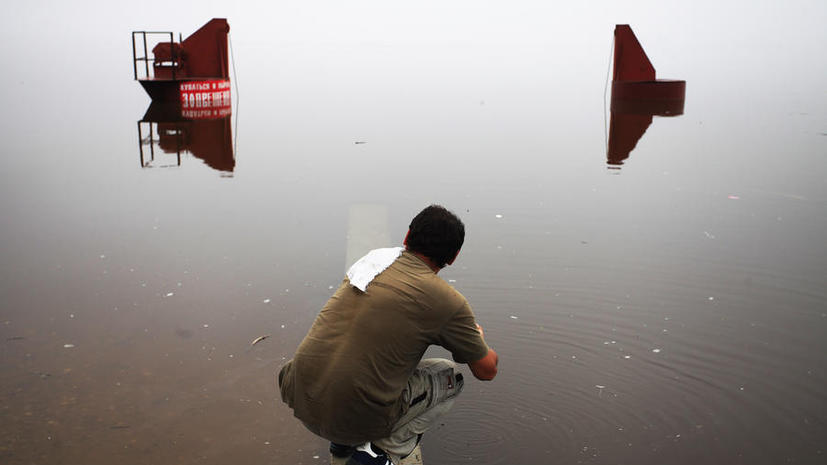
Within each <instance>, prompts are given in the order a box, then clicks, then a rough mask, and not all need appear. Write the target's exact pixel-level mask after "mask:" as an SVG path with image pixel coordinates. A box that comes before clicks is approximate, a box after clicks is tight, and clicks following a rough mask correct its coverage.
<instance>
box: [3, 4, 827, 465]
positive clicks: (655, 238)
mask: <svg viewBox="0 0 827 465" xmlns="http://www.w3.org/2000/svg"><path fill="white" fill-rule="evenodd" d="M150 3H151V5H150V6H151V7H152V8H148V7H142V8H141V9H136V11H135V12H134V13H132V12H129V11H120V10H118V9H116V8H115V7H111V6H106V7H104V6H90V9H89V13H88V14H87V15H85V16H84V15H81V14H80V13H79V12H78V11H79V10H75V9H74V8H73V9H72V10H71V13H70V10H69V7H57V8H58V10H60V11H57V12H55V11H52V10H51V9H50V8H46V7H45V6H44V7H42V8H41V7H39V6H37V5H35V4H33V5H32V6H26V7H24V9H25V11H24V12H22V13H21V15H20V16H19V17H17V18H16V19H12V18H6V19H4V20H2V23H3V24H4V28H3V32H2V34H3V38H4V41H5V42H6V43H7V44H17V45H13V46H9V47H7V48H4V50H3V51H2V52H0V53H2V55H0V56H2V57H3V61H4V63H7V64H8V63H13V64H14V66H13V72H12V71H11V70H7V72H5V73H3V74H4V76H3V77H2V78H0V84H2V89H3V90H2V100H3V102H4V112H3V115H2V116H0V124H2V126H0V127H2V134H3V141H2V145H3V152H2V153H3V168H2V170H0V193H2V195H0V215H1V216H2V218H3V221H2V223H1V224H2V226H0V241H2V242H1V243H0V244H2V248H0V259H1V261H0V262H1V263H2V266H0V301H1V302H2V307H0V348H2V349H1V350H0V409H2V422H0V433H2V434H0V462H2V463H5V464H29V463H44V464H45V463H50V464H51V463H53V464H64V463H65V464H75V463H85V464H104V463H106V464H109V463H120V464H125V465H126V464H145V463H211V464H212V463H215V464H219V463H268V464H322V463H327V461H328V456H327V443H326V442H325V441H324V440H322V439H319V438H316V437H314V436H313V435H312V434H311V433H309V432H308V431H306V430H305V429H304V428H303V427H302V426H301V424H300V423H299V422H298V421H297V420H296V419H294V418H293V417H292V413H291V411H290V410H289V409H288V408H287V407H286V406H284V405H283V404H282V403H281V401H280V400H279V398H278V393H277V391H276V387H275V379H274V374H275V372H276V371H277V370H278V368H279V366H280V365H281V364H282V363H283V362H284V361H285V360H287V359H289V358H290V357H292V354H293V351H294V350H295V348H296V346H297V345H298V343H299V342H300V341H301V339H302V337H303V336H304V335H305V333H306V331H307V330H308V329H309V327H310V324H311V323H312V321H313V319H314V317H315V315H316V313H317V312H318V310H319V309H320V308H321V306H322V305H323V304H324V302H325V301H326V300H327V298H328V297H329V295H330V294H331V293H332V289H334V288H335V287H336V286H338V285H339V283H340V282H341V280H342V278H343V275H344V270H345V268H346V267H347V266H348V265H349V264H350V262H351V261H352V260H353V259H354V256H358V254H359V253H361V252H363V251H364V250H366V249H367V248H372V247H387V246H393V245H399V244H400V243H401V241H402V239H403V238H404V235H405V233H406V230H407V225H408V222H409V221H410V219H411V218H412V217H413V215H415V214H416V213H417V212H418V211H419V210H420V209H421V208H423V207H424V206H426V205H428V204H430V203H439V204H442V205H445V206H446V207H448V208H449V209H451V210H453V211H454V212H456V213H457V214H458V215H459V216H460V217H461V218H462V219H463V221H464V222H465V224H466V234H467V235H466V242H465V246H464V247H463V250H462V252H461V254H460V255H459V258H458V260H457V262H456V263H455V264H454V265H453V266H451V267H448V268H446V269H445V270H443V271H442V272H441V273H440V276H442V277H443V278H444V279H446V280H448V281H449V282H450V283H451V284H452V285H453V286H455V287H456V288H457V289H458V290H459V291H460V292H462V293H463V294H464V295H465V296H466V297H467V298H468V300H469V301H470V303H471V305H472V307H473V308H474V311H475V313H476V315H477V318H478V320H479V322H480V324H482V325H483V327H484V328H485V332H486V339H487V341H488V342H489V343H490V345H491V346H492V347H493V348H495V349H496V350H497V352H498V353H499V354H500V357H501V358H500V372H499V375H498V377H497V379H496V380H494V381H492V382H486V383H483V382H479V381H476V380H473V381H469V382H468V383H466V387H465V391H464V393H463V395H462V396H461V398H460V399H459V400H458V401H457V403H456V404H455V407H454V410H453V411H452V412H451V414H449V415H448V416H447V417H446V418H445V419H444V421H443V422H442V423H441V424H440V425H439V426H438V427H437V428H436V430H435V431H432V432H431V433H429V434H426V435H425V438H424V443H423V456H424V460H425V462H426V463H429V464H431V465H433V464H445V465H447V464H459V463H475V464H488V465H500V464H502V465H505V464H516V463H534V464H540V463H543V464H544V463H549V464H575V463H589V464H663V463H669V464H693V465H694V464H699V463H727V464H735V463H742V464H768V465H769V464H779V463H798V464H819V463H824V462H825V460H827V458H825V457H826V456H827V390H825V386H827V356H825V354H827V125H826V123H827V94H825V91H824V81H825V77H827V62H825V60H824V58H823V53H822V52H823V51H822V50H820V48H821V47H820V46H821V45H823V44H824V43H825V41H826V40H827V35H825V32H824V28H823V24H822V23H823V19H824V18H825V8H824V6H823V5H821V4H818V3H816V2H807V1H798V2H793V3H791V4H789V5H787V6H785V7H784V9H783V10H780V9H777V8H780V7H775V6H773V5H772V4H769V3H767V4H766V5H764V6H761V7H759V8H755V9H750V10H749V11H748V12H745V11H743V10H739V9H737V8H735V7H734V6H732V7H728V6H719V5H717V4H712V3H704V2H701V3H700V4H692V5H689V4H687V5H683V6H681V5H665V4H662V3H646V2H643V3H640V4H634V5H630V6H628V7H627V8H626V9H620V7H618V6H616V5H614V4H610V3H605V4H600V5H592V6H590V7H575V6H569V7H565V8H563V7H560V8H559V9H558V8H557V7H552V6H551V5H545V4H541V3H536V4H535V3H527V2H517V3H516V4H513V5H511V4H509V5H506V4H503V5H499V6H495V5H492V4H488V3H484V4H477V3H470V2H469V3H462V4H456V5H455V4H444V3H434V2H426V3H425V4H421V5H420V4H417V5H414V4H410V5H407V6H405V7H401V6H397V7H391V6H389V5H386V4H385V3H382V2H359V3H357V4H353V5H350V6H348V7H345V6H342V5H338V4H334V3H328V4H324V5H312V6H311V5H309V4H308V5H305V6H302V5H298V4H283V5H279V4H277V5H271V4H264V3H262V4H260V5H246V4H245V5H244V6H240V5H239V6H230V5H227V6H226V8H224V7H220V6H214V7H209V6H203V5H201V4H200V3H199V4H195V3H193V4H180V5H177V4H176V5H174V6H171V7H170V11H168V12H164V13H161V12H162V11H164V10H165V8H166V7H167V5H166V4H157V3H155V2H150ZM63 10H65V11H63ZM730 10H732V11H730ZM736 11H737V12H738V14H737V15H735V14H734V12H736ZM153 12H154V13H153ZM57 13H61V14H57ZM211 17H226V18H227V20H228V22H229V24H230V27H231V42H232V57H233V60H232V63H233V67H234V68H235V69H234V73H233V74H232V75H231V80H232V87H233V88H232V93H233V100H232V111H231V114H229V115H223V116H222V118H219V119H217V120H213V121H212V122H211V123H204V124H195V123H188V124H185V125H183V126H182V125H180V124H177V123H176V122H174V121H172V122H171V121H165V120H163V119H162V120H158V119H155V120H153V121H156V123H153V124H151V125H150V123H147V121H149V120H152V118H151V117H150V116H152V115H150V114H149V112H148V107H149V103H150V100H149V98H148V97H147V96H146V94H145V93H144V92H143V90H142V89H141V87H140V86H139V85H138V83H137V82H135V81H133V63H132V56H131V50H130V41H129V39H130V33H131V32H132V31H133V30H160V31H166V30H171V31H174V32H176V35H177V32H179V31H180V32H182V33H183V34H184V36H186V35H187V34H189V33H191V32H193V31H195V30H196V29H197V28H198V27H200V25H201V24H203V23H204V22H206V21H207V20H208V19H210V18H211ZM735 17H737V20H735V19H733V18H735ZM99 18H103V19H104V20H103V22H100V19H99ZM627 23H628V24H630V25H631V26H632V28H633V29H634V31H635V33H636V34H637V37H638V39H640V42H641V44H642V45H643V47H644V49H645V50H646V52H647V54H648V56H649V58H650V59H651V61H652V63H653V64H654V66H655V68H656V69H657V72H658V77H664V78H674V79H684V80H686V83H687V84H686V101H685V108H684V112H683V114H681V115H678V116H672V117H661V116H654V117H653V118H652V120H651V123H650V124H649V125H648V126H646V127H645V128H644V129H645V131H644V132H643V133H642V135H641V136H640V138H639V139H638V140H636V141H633V143H632V148H631V150H630V151H629V152H628V153H627V154H626V155H627V156H626V157H625V158H624V159H622V160H620V161H619V162H618V160H616V159H612V157H607V148H608V143H609V141H608V140H607V137H608V134H609V123H610V121H609V120H610V117H611V115H610V112H609V109H608V98H609V95H608V94H605V90H606V88H607V66H608V64H609V60H610V57H609V54H610V51H611V49H612V31H613V30H614V26H615V24H627ZM24 44H25V46H24ZM610 85H611V83H609V87H610ZM148 115H149V116H148ZM140 121H144V123H140ZM157 121H161V123H157ZM165 124H166V125H165ZM139 128H140V129H139ZM149 128H151V131H150V130H149ZM139 130H140V131H141V132H140V134H139ZM150 135H151V137H152V139H151V140H150ZM260 336H269V337H267V338H266V339H263V340H261V341H259V342H258V343H256V344H255V345H251V343H252V342H253V341H254V340H255V339H257V338H259V337H260ZM429 353H430V354H433V355H439V356H446V355H447V354H446V353H445V352H444V351H442V350H441V349H439V348H434V349H433V351H432V352H429ZM464 369H465V370H466V371H467V368H464ZM466 379H471V376H470V375H469V376H467V377H466Z"/></svg>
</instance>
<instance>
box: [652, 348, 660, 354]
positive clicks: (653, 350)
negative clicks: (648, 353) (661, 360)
mask: <svg viewBox="0 0 827 465" xmlns="http://www.w3.org/2000/svg"><path fill="white" fill-rule="evenodd" d="M652 352H654V353H656V354H659V353H660V349H652Z"/></svg>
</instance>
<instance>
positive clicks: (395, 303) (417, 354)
mask: <svg viewBox="0 0 827 465" xmlns="http://www.w3.org/2000/svg"><path fill="white" fill-rule="evenodd" d="M431 344H437V345H440V346H442V347H444V348H446V349H447V350H448V351H450V352H451V355H452V357H453V358H454V361H456V362H457V363H469V362H475V361H477V360H480V359H482V358H483V357H485V356H486V355H487V354H488V346H487V345H486V344H485V342H484V341H483V340H482V337H480V334H479V332H478V331H477V329H476V324H475V321H474V314H473V312H472V311H471V307H470V306H469V305H468V301H467V300H465V297H463V296H462V294H460V293H459V292H457V291H456V290H455V289H454V288H453V287H452V286H450V285H449V284H448V283H446V282H445V281H443V280H442V279H441V278H439V277H438V276H437V275H436V274H435V273H434V272H433V271H432V270H431V269H430V268H429V267H428V265H426V264H425V262H423V261H422V260H421V259H419V258H418V257H417V256H416V255H414V254H412V253H410V252H407V251H405V252H403V253H402V255H401V256H400V257H399V258H398V259H396V261H394V262H393V263H392V264H391V265H390V266H389V267H388V268H387V269H386V270H385V271H383V272H382V273H380V274H379V275H378V276H376V277H375V278H374V279H373V281H371V282H370V284H369V285H368V287H367V290H366V292H362V291H360V290H358V289H356V288H355V287H353V286H351V285H350V282H349V281H348V279H347V278H345V280H344V281H343V283H342V285H341V286H339V289H338V290H337V291H336V293H335V294H333V296H332V297H331V298H330V300H328V302H327V304H325V306H324V307H323V308H322V310H321V312H320V313H319V315H318V316H317V317H316V321H315V322H314V323H313V326H312V327H311V328H310V331H309V332H308V333H307V336H305V338H304V340H303V341H302V342H301V344H300V345H299V347H298V349H297V350H296V355H295V356H294V358H293V359H292V360H290V361H289V362H287V364H286V365H285V366H284V367H282V369H281V371H280V373H279V386H280V390H281V397H282V400H284V402H286V403H287V404H288V405H289V406H290V407H291V408H292V409H293V413H294V415H295V416H296V417H297V418H298V419H300V420H301V421H302V422H303V423H304V424H305V425H306V426H307V427H308V428H309V429H310V430H311V431H313V432H314V433H316V434H318V435H319V436H322V437H324V438H326V439H328V440H331V441H334V442H338V443H342V444H357V443H364V442H366V441H369V440H374V439H379V438H383V437H387V436H388V435H390V433H391V429H392V427H393V425H394V423H395V422H396V420H398V419H399V418H400V417H401V416H402V415H403V414H404V413H405V412H406V411H407V408H408V406H407V405H406V403H405V402H404V401H403V399H402V391H403V389H404V388H405V386H406V385H407V381H408V378H409V377H410V376H411V374H412V373H413V370H414V369H415V368H416V366H417V364H418V363H419V361H420V359H421V358H422V354H423V353H424V352H425V350H426V349H427V348H428V346H430V345H431Z"/></svg>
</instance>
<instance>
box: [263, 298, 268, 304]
mask: <svg viewBox="0 0 827 465" xmlns="http://www.w3.org/2000/svg"><path fill="white" fill-rule="evenodd" d="M262 302H264V303H265V304H269V303H270V299H264V300H262Z"/></svg>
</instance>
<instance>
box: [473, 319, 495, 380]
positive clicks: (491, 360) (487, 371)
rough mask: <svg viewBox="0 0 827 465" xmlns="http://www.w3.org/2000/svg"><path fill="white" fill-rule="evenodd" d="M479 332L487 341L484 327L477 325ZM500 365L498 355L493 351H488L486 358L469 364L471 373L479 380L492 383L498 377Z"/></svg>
mask: <svg viewBox="0 0 827 465" xmlns="http://www.w3.org/2000/svg"><path fill="white" fill-rule="evenodd" d="M477 331H479V332H480V337H482V338H483V340H484V339H485V332H484V331H483V330H482V326H480V325H479V323H477ZM498 363H499V357H498V356H497V353H496V352H494V350H493V349H488V354H486V355H485V357H483V358H481V359H479V360H477V361H476V362H471V363H469V364H468V368H470V369H471V373H473V374H474V377H476V378H477V379H479V380H482V381H491V380H492V379H494V377H495V376H497V364H498Z"/></svg>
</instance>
